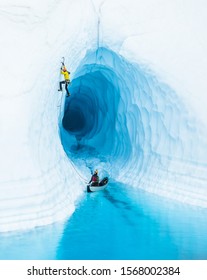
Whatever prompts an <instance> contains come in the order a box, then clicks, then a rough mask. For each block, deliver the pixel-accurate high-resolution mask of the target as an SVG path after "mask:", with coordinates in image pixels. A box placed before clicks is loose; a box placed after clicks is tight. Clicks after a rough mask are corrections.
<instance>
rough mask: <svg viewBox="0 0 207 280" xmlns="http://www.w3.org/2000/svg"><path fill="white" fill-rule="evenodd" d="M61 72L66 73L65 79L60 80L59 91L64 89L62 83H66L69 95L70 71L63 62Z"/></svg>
mask: <svg viewBox="0 0 207 280" xmlns="http://www.w3.org/2000/svg"><path fill="white" fill-rule="evenodd" d="M60 71H61V74H62V75H64V81H61V82H60V89H59V90H58V91H62V85H63V84H65V90H66V92H67V95H66V96H67V97H68V96H70V92H69V90H68V85H69V83H70V72H69V71H68V70H67V69H66V67H65V65H64V64H63V65H62V67H61V68H60Z"/></svg>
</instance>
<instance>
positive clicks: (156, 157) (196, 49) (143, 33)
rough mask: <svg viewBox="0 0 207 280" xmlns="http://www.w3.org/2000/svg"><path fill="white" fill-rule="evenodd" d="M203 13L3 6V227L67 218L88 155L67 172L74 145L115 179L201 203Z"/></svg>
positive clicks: (74, 4) (190, 5)
mask: <svg viewBox="0 0 207 280" xmlns="http://www.w3.org/2000/svg"><path fill="white" fill-rule="evenodd" d="M206 9H207V5H206V3H205V2H204V1H202V0H199V1H194V0H191V1H182V3H180V1H173V0H172V1H167V3H166V1H164V0H163V1H159V3H158V2H157V1H152V0H151V1H150V0H148V1H143V0H142V1H141V0H140V1H135V0H134V1H133V0H128V1H125V0H121V1H117V0H112V1H109V0H105V1H83V0H82V1H66V0H65V1H64V0H62V1H57V0H54V1H49V0H48V1H44V3H42V2H40V1H34V3H30V2H28V1H26V0H19V1H11V0H10V1H1V3H0V21H1V25H0V31H1V34H2V35H1V38H0V42H1V44H0V61H1V64H0V69H1V76H0V84H1V90H0V101H1V102H0V107H1V108H0V133H1V137H0V149H1V161H0V231H8V230H13V229H25V228H31V227H34V226H38V225H44V224H49V223H53V222H55V221H58V220H62V219H65V218H66V217H68V216H69V215H70V214H71V213H72V212H73V211H74V209H75V202H76V200H77V199H78V197H79V196H80V195H81V194H82V193H83V190H84V189H85V186H84V184H83V181H82V180H81V178H85V177H89V175H90V172H89V169H87V168H86V167H85V166H84V162H86V160H87V159H85V160H83V159H82V158H80V159H79V162H80V163H81V164H78V165H77V166H75V168H74V164H75V163H72V162H71V159H69V158H68V157H67V155H66V153H65V151H66V152H67V154H70V152H68V151H70V149H71V145H72V144H73V145H74V144H75V143H76V142H75V141H76V140H75V139H78V140H79V143H80V144H81V145H83V146H84V145H85V146H86V147H92V148H94V149H96V150H97V151H98V152H99V156H100V158H104V168H105V169H106V172H108V173H110V175H111V178H112V179H116V180H120V181H121V182H123V183H126V184H128V185H130V186H133V187H139V188H143V189H145V190H148V191H151V192H154V193H157V194H159V195H164V196H167V197H171V198H172V199H177V200H180V201H182V202H185V203H190V204H194V205H198V206H202V207H207V189H206V182H207V175H206V174H207V172H206V165H207V160H206V158H207V148H206V147H207V145H206V139H207V138H206V130H207V129H206V127H207V125H206V124H207V116H206V105H205V104H206V103H205V93H206V89H207V86H206V79H205V76H206V72H207V61H206V49H207V35H206V31H205V27H206V16H205V15H206ZM62 56H64V57H65V62H66V65H68V66H69V68H70V72H71V79H72V84H71V88H70V90H71V93H72V95H71V97H70V99H69V100H68V101H67V102H66V104H65V108H66V111H65V115H64V121H63V124H64V127H65V128H66V129H67V132H66V131H65V130H64V129H63V127H62V124H61V119H62V117H63V114H64V112H63V109H64V98H63V99H62V103H61V104H62V105H61V107H58V106H57V105H58V104H59V103H60V101H61V100H60V95H59V94H58V92H57V88H58V82H59V79H60V76H59V67H60V60H61V57H62ZM67 108H70V110H69V111H67ZM77 112H78V113H77ZM77 120H78V121H77ZM95 162H96V160H95V159H94V163H95ZM98 164H99V165H100V167H101V166H103V165H101V160H100V162H99V163H98ZM94 165H95V164H94ZM76 169H78V170H79V173H77V172H76ZM79 174H81V177H80V176H79Z"/></svg>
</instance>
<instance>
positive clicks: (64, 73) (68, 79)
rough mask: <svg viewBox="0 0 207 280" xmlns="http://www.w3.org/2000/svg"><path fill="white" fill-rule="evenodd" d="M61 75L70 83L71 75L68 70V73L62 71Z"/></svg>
mask: <svg viewBox="0 0 207 280" xmlns="http://www.w3.org/2000/svg"><path fill="white" fill-rule="evenodd" d="M61 74H62V75H64V79H65V81H69V82H70V74H69V72H68V71H67V70H66V71H63V70H61Z"/></svg>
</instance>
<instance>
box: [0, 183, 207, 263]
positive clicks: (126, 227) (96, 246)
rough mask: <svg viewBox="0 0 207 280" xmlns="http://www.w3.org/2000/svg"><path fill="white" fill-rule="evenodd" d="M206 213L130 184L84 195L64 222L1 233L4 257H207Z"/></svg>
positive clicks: (2, 256)
mask: <svg viewBox="0 0 207 280" xmlns="http://www.w3.org/2000/svg"><path fill="white" fill-rule="evenodd" d="M206 217H207V210H205V209H201V208H197V207H192V206H188V205H185V204H182V203H178V202H175V201H171V200H167V199H164V198H161V197H157V196H155V195H152V194H149V193H145V192H144V191H140V190H135V189H131V188H129V187H128V186H126V185H120V184H118V183H111V184H110V185H109V186H108V189H106V190H104V191H102V192H97V193H86V192H85V193H84V195H83V197H82V199H81V200H80V201H79V203H78V204H77V209H76V211H75V212H74V214H73V215H72V217H71V218H70V219H69V220H68V221H67V222H65V223H57V224H54V225H50V226H45V227H39V228H36V229H34V230H31V231H26V232H13V233H4V234H1V235H0V259H15V260H16V259H60V260H62V259H65V260H67V259H74V260H79V259H83V260H86V259H89V260H90V259H97V260H100V259H106V260H107V259H108V260H110V259H117V260H122V259H131V260H133V259H143V260H149V259H151V260H159V259H163V260H168V259H173V260H182V259H186V260H191V259H192V260H193V259H194V260H195V259H198V260H202V259H205V260H206V259H207V223H206Z"/></svg>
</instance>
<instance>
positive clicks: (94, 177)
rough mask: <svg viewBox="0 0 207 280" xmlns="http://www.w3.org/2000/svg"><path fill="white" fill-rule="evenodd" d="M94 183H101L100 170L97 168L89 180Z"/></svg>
mask: <svg viewBox="0 0 207 280" xmlns="http://www.w3.org/2000/svg"><path fill="white" fill-rule="evenodd" d="M90 183H92V184H93V185H96V186H98V184H99V176H98V170H97V169H96V170H95V171H94V173H93V175H92V177H91V180H90V181H89V184H90Z"/></svg>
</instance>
